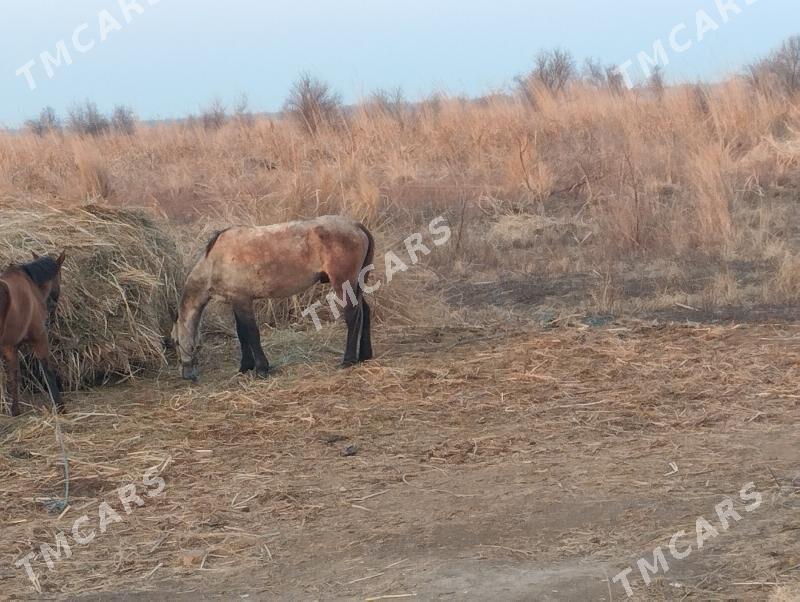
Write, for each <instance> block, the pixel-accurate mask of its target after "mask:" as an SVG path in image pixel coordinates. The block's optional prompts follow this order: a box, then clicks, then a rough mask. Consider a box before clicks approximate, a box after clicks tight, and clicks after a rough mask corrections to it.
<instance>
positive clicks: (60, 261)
mask: <svg viewBox="0 0 800 602" xmlns="http://www.w3.org/2000/svg"><path fill="white" fill-rule="evenodd" d="M66 257H67V250H66V249H64V250H63V251H61V255H59V256H58V259H56V263H57V264H58V267H61V266H62V264H63V263H64V259H66Z"/></svg>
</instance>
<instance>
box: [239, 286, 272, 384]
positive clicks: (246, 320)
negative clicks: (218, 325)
mask: <svg viewBox="0 0 800 602" xmlns="http://www.w3.org/2000/svg"><path fill="white" fill-rule="evenodd" d="M233 313H234V314H235V315H236V320H237V323H241V324H242V331H243V332H244V334H245V337H246V340H247V342H248V343H249V345H250V352H251V353H252V354H253V362H254V363H255V369H256V374H257V375H258V376H260V377H261V378H266V377H267V375H268V373H269V361H267V356H266V355H264V350H263V349H262V348H261V333H260V332H259V331H258V322H256V315H255V312H254V311H253V300H252V299H246V300H240V301H234V303H233Z"/></svg>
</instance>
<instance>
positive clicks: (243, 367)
mask: <svg viewBox="0 0 800 602" xmlns="http://www.w3.org/2000/svg"><path fill="white" fill-rule="evenodd" d="M233 315H234V317H235V318H236V335H237V336H238V337H239V346H240V347H241V348H242V363H241V364H240V365H239V372H241V373H242V374H245V373H247V372H249V371H250V370H252V369H253V368H255V367H256V360H255V358H254V357H253V350H252V349H251V348H250V341H249V338H248V333H247V328H246V327H245V325H244V322H242V320H240V319H239V316H238V314H237V313H236V312H234V313H233Z"/></svg>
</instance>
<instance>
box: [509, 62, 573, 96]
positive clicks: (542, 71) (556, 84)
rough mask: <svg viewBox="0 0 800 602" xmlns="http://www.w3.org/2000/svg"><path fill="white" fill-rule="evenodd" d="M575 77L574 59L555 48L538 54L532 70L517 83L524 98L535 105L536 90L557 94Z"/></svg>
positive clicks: (519, 78) (518, 79)
mask: <svg viewBox="0 0 800 602" xmlns="http://www.w3.org/2000/svg"><path fill="white" fill-rule="evenodd" d="M576 75H577V68H576V66H575V59H573V58H572V55H571V54H570V53H569V52H568V51H566V50H561V49H559V48H556V49H554V50H544V51H542V52H540V53H539V54H538V55H537V56H536V58H535V59H534V67H533V69H532V70H531V71H530V72H529V73H528V74H527V75H523V76H520V77H518V78H517V83H518V84H519V87H520V90H521V91H522V93H523V95H524V96H525V98H527V99H528V101H530V102H531V104H533V105H535V104H536V89H537V88H544V89H545V90H548V91H549V92H550V93H552V94H559V93H561V92H563V91H564V90H565V89H566V88H567V86H568V85H569V83H570V82H571V81H572V80H573V79H575V76H576Z"/></svg>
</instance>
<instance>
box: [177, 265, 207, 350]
mask: <svg viewBox="0 0 800 602" xmlns="http://www.w3.org/2000/svg"><path fill="white" fill-rule="evenodd" d="M201 263H204V262H202V261H201ZM199 267H200V265H199V264H198V266H195V268H194V269H193V270H192V271H191V273H190V274H189V277H188V278H187V279H186V285H185V286H184V288H183V296H182V297H181V303H180V307H179V308H178V323H179V324H180V325H181V326H182V328H183V330H184V332H186V333H187V334H188V335H189V338H190V340H189V341H187V343H189V345H190V347H192V348H193V347H194V343H195V341H196V340H197V329H198V328H199V326H200V318H202V317H203V310H205V308H206V305H208V301H209V300H210V298H211V295H210V293H209V289H208V285H207V284H206V282H207V280H206V279H204V278H201V272H202V271H203V270H199V269H198V268H199Z"/></svg>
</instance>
